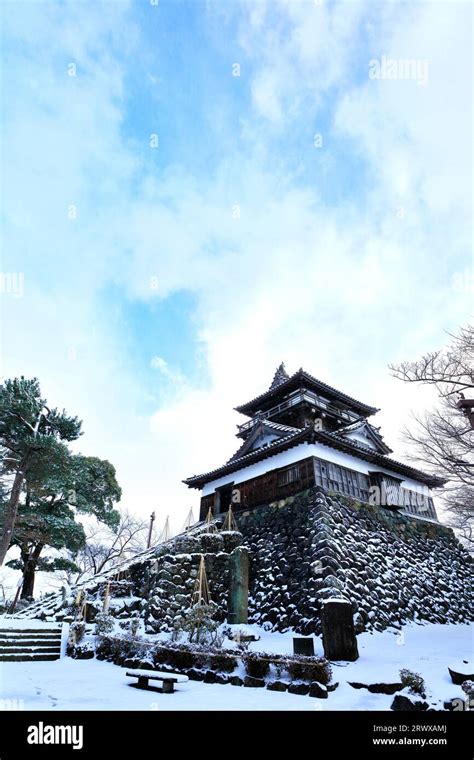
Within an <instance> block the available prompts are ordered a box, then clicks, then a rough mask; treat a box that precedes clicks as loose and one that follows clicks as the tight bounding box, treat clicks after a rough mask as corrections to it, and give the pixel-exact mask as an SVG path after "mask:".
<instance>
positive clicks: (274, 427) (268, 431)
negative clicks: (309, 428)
mask: <svg viewBox="0 0 474 760" xmlns="http://www.w3.org/2000/svg"><path fill="white" fill-rule="evenodd" d="M299 430H300V428H295V427H290V426H289V425H281V424H280V423H278V422H272V421H271V420H259V419H255V424H254V425H253V426H252V427H251V428H250V432H249V435H248V436H247V438H246V439H245V441H244V443H243V444H242V446H240V448H239V449H238V450H237V451H236V452H235V454H234V455H233V456H232V457H231V458H230V459H229V462H233V461H234V460H235V459H239V458H240V457H241V456H243V455H244V454H246V453H247V452H248V451H252V450H255V451H256V450H257V449H256V448H255V447H254V443H255V442H256V441H258V439H259V438H260V437H261V436H263V435H275V436H276V437H277V438H284V437H285V436H287V435H288V434H293V433H298V432H299ZM266 445H267V446H269V445H270V444H266ZM260 448H263V447H260Z"/></svg>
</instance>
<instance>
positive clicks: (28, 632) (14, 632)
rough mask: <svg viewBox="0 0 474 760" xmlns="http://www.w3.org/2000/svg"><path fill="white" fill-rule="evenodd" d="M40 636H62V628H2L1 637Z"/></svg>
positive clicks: (0, 630)
mask: <svg viewBox="0 0 474 760" xmlns="http://www.w3.org/2000/svg"><path fill="white" fill-rule="evenodd" d="M31 636H33V637H35V638H36V637H38V638H45V637H46V638H50V637H51V638H55V637H59V638H60V637H61V629H60V628H51V629H49V630H48V629H45V628H43V629H41V630H39V629H38V628H28V629H27V628H23V629H14V628H2V629H0V639H11V638H23V637H26V638H29V637H31Z"/></svg>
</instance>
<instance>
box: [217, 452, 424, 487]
mask: <svg viewBox="0 0 474 760" xmlns="http://www.w3.org/2000/svg"><path fill="white" fill-rule="evenodd" d="M311 456H313V457H319V458H320V459H325V460H326V461H328V462H334V464H339V465H341V466H342V467H348V468H349V469H351V470H356V471H357V472H362V473H364V474H365V475H367V474H368V473H369V470H377V471H380V472H384V473H385V474H386V475H393V477H395V478H400V477H401V476H400V474H399V473H396V472H393V470H389V469H388V468H384V467H379V466H378V465H375V464H372V463H371V462H366V461H365V460H364V459H358V458H357V457H354V456H351V455H349V454H345V453H344V452H343V451H337V450H336V449H333V448H331V447H330V446H325V445H324V444H322V443H300V444H299V445H298V446H294V448H292V449H288V450H287V451H282V452H281V453H280V454H275V455H274V456H272V457H269V458H268V459H264V460H262V461H261V462H256V463H255V464H252V465H250V466H248V467H243V468H242V469H241V470H237V471H236V472H232V473H230V474H229V475H225V476H224V477H222V478H219V479H217V480H213V481H211V482H210V483H206V485H205V486H204V488H203V489H202V496H207V495H208V494H211V493H213V491H215V489H216V488H219V486H223V485H226V484H228V483H232V482H233V483H235V484H237V483H243V482H244V480H250V479H252V478H257V477H258V476H259V475H264V474H265V473H266V472H270V470H275V469H276V468H278V467H287V466H288V465H290V464H293V463H294V462H298V461H300V460H301V459H306V458H307V457H311ZM401 485H402V487H403V488H409V489H411V490H413V491H416V490H420V491H421V492H422V493H424V494H426V495H428V494H429V490H428V489H427V488H426V486H425V485H424V484H423V483H420V482H419V481H418V480H412V479H411V478H406V479H405V480H403V481H402V483H401Z"/></svg>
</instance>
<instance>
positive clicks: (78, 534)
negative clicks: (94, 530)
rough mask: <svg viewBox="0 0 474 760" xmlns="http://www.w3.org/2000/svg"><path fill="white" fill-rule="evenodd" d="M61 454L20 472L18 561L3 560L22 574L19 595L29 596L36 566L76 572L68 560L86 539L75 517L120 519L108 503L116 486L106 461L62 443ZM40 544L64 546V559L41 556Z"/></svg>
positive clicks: (112, 522) (114, 522)
mask: <svg viewBox="0 0 474 760" xmlns="http://www.w3.org/2000/svg"><path fill="white" fill-rule="evenodd" d="M61 454H62V456H61V457H60V458H59V457H58V458H56V459H55V460H54V461H53V462H51V463H49V464H48V463H45V462H44V461H43V460H39V461H38V462H37V463H35V464H33V465H32V466H31V468H30V469H29V471H28V473H27V476H26V496H25V500H24V503H21V504H20V506H19V509H18V520H17V525H16V529H15V535H14V539H13V544H15V545H17V546H19V547H20V559H19V560H12V561H10V562H8V563H7V564H8V566H9V567H14V568H16V569H20V570H22V572H23V589H22V598H31V597H32V596H33V590H34V581H35V573H36V571H38V570H42V571H49V572H54V571H55V570H69V571H79V568H78V566H77V565H76V564H75V563H74V561H73V558H74V556H75V554H76V553H77V552H78V551H79V550H80V549H82V548H83V547H84V545H85V540H86V537H85V532H84V528H83V526H82V525H81V524H80V523H79V522H77V521H76V517H77V516H78V515H80V514H89V515H93V516H94V517H95V518H96V519H97V520H99V521H100V522H102V523H104V524H105V525H107V526H109V527H111V528H116V526H117V525H118V523H119V520H120V515H119V513H118V512H117V510H116V509H115V508H114V505H115V503H116V502H117V501H118V500H119V499H120V496H121V490H120V487H119V485H118V483H117V481H116V478H115V469H114V467H113V466H112V465H111V464H110V462H107V461H106V460H101V459H97V458H96V457H86V456H83V455H81V454H71V453H70V452H69V451H68V450H67V449H66V447H65V446H63V448H62V451H61ZM45 548H53V549H56V550H66V551H67V553H68V554H69V557H55V558H51V557H41V554H42V552H43V550H44V549H45Z"/></svg>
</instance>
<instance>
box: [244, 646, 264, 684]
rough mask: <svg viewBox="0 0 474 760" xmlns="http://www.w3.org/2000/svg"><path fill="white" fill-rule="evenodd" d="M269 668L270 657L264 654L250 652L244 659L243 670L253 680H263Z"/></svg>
mask: <svg viewBox="0 0 474 760" xmlns="http://www.w3.org/2000/svg"><path fill="white" fill-rule="evenodd" d="M269 668H270V655H268V654H265V652H250V654H248V655H247V656H246V657H245V670H246V672H247V674H248V675H249V676H252V677H253V678H265V676H266V675H267V673H268V671H269Z"/></svg>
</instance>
